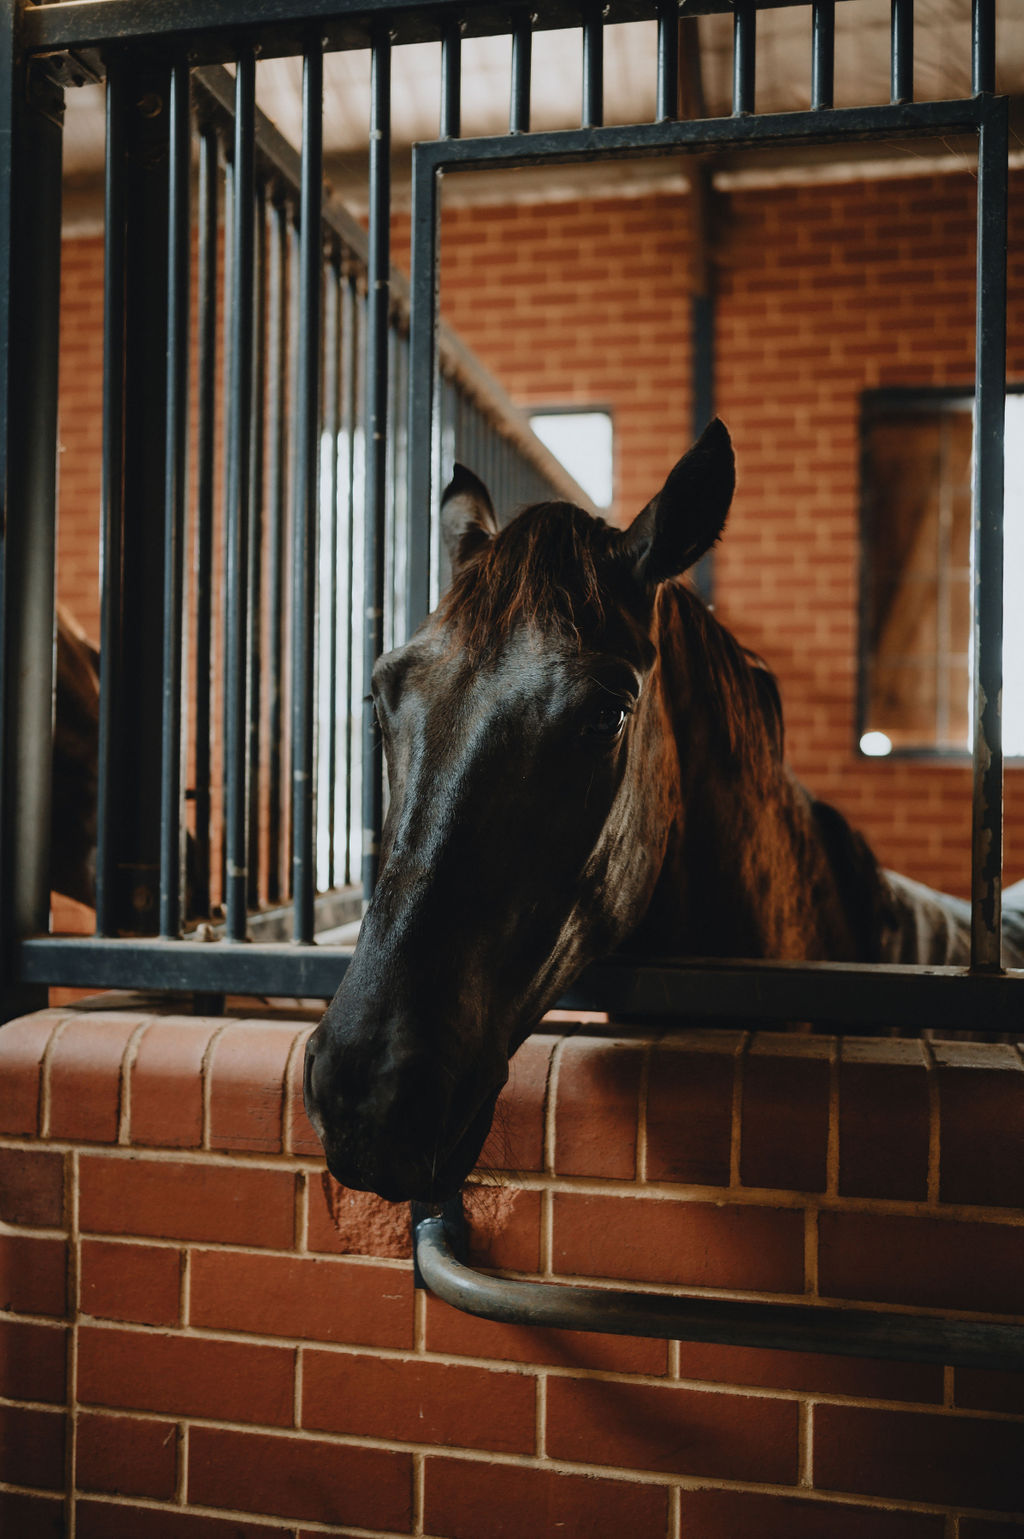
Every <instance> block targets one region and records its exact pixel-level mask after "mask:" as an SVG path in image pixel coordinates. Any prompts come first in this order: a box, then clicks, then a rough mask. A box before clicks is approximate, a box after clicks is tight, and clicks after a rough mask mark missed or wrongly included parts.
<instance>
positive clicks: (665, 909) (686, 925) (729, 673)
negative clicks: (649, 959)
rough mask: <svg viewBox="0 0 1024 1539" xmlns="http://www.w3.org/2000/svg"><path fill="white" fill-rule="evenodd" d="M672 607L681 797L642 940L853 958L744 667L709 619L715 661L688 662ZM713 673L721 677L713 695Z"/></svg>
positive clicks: (836, 901)
mask: <svg viewBox="0 0 1024 1539" xmlns="http://www.w3.org/2000/svg"><path fill="white" fill-rule="evenodd" d="M671 599H672V601H671V603H669V604H663V606H662V637H661V644H660V655H661V660H662V680H663V688H664V691H665V696H666V704H667V707H668V710H669V713H670V715H671V716H672V718H673V720H674V728H675V734H676V744H677V754H678V762H679V784H680V792H681V795H680V801H679V808H678V816H677V820H676V824H675V826H674V828H673V830H672V832H671V834H670V837H669V843H668V849H667V852H666V860H665V865H664V868H663V872H662V878H661V881H660V883H659V887H658V890H657V891H656V893H655V897H654V900H653V901H652V904H651V908H650V910H649V913H648V918H647V921H646V923H645V925H644V932H645V942H646V941H647V938H648V937H650V943H651V944H653V945H659V946H664V947H671V949H674V950H676V951H683V952H688V953H690V954H693V955H697V954H702V955H720V956H723V955H732V956H750V957H780V958H820V957H836V958H844V957H851V956H854V955H857V954H858V953H859V951H860V950H861V947H860V945H859V944H858V941H857V939H856V937H855V936H854V935H853V933H852V931H851V926H850V923H849V919H848V915H847V907H846V905H845V904H844V902H843V898H842V894H841V892H840V890H839V883H838V882H837V878H836V873H835V872H834V871H833V868H832V859H831V851H830V849H829V841H828V839H827V838H826V837H825V833H824V831H823V827H822V824H821V820H820V819H819V817H818V816H817V815H816V811H815V804H814V803H813V801H812V799H811V798H810V797H809V796H808V794H807V792H806V791H805V790H804V789H803V787H802V786H800V785H799V783H798V782H797V781H796V780H795V779H794V778H793V776H792V775H791V774H790V773H789V772H788V770H787V769H786V768H785V766H784V765H783V763H782V761H781V758H780V755H779V751H778V742H779V738H778V732H777V727H778V723H777V722H775V721H773V720H771V719H769V718H768V716H766V715H765V713H764V712H763V711H762V710H761V709H759V707H758V700H757V693H758V691H757V689H756V687H755V684H754V683H753V682H752V681H751V680H750V679H745V678H744V677H743V675H742V669H744V668H748V667H749V666H750V665H749V664H748V663H747V662H746V661H745V659H744V658H743V656H742V654H741V653H740V652H739V649H738V648H737V647H736V644H735V643H734V642H733V641H732V638H731V637H728V636H727V635H723V634H722V633H720V632H716V630H715V629H714V628H715V627H716V626H717V622H715V621H714V619H713V618H711V617H710V616H708V617H704V616H699V617H698V618H699V621H700V628H701V630H702V632H704V633H706V638H705V639H709V640H710V642H711V650H712V651H713V653H714V656H711V655H710V653H709V656H708V657H707V658H704V657H701V658H694V657H692V656H689V657H688V656H687V653H688V652H690V653H692V652H693V650H694V641H693V624H692V621H693V617H694V613H695V611H694V608H693V601H692V600H691V599H689V598H688V597H687V596H686V595H679V594H673V595H672V596H671ZM684 605H686V606H689V608H688V609H684V607H683V606H684ZM709 665H710V666H709ZM716 666H717V667H718V669H719V671H720V675H724V676H719V677H717V678H714V679H711V681H710V684H709V685H708V684H707V683H706V677H707V676H708V675H709V674H710V669H711V668H714V667H716ZM734 685H735V686H737V687H736V688H734ZM730 691H731V692H732V693H731V695H730V694H729V692H730Z"/></svg>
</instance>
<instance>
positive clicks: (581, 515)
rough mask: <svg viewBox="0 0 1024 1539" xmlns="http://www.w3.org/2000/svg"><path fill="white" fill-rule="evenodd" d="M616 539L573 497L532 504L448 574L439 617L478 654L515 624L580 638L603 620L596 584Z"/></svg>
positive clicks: (603, 578) (611, 559)
mask: <svg viewBox="0 0 1024 1539" xmlns="http://www.w3.org/2000/svg"><path fill="white" fill-rule="evenodd" d="M620 540H621V536H620V535H619V533H618V531H617V530H615V529H613V528H612V527H611V525H610V524H606V523H604V522H603V520H601V519H597V518H593V517H591V515H590V514H589V513H585V512H584V511H583V509H582V508H577V507H574V506H573V505H572V503H568V502H539V503H536V504H535V505H534V506H533V507H530V508H526V509H525V510H524V511H523V512H522V513H520V514H519V515H518V516H517V517H516V518H513V519H512V521H511V522H510V523H508V524H506V525H505V527H504V528H503V529H502V530H501V531H500V533H498V534H497V535H495V537H494V539H493V540H489V541H488V542H487V543H486V545H484V546H483V548H482V549H481V550H480V551H479V552H478V553H477V554H476V555H474V556H473V557H471V558H470V560H469V561H467V562H466V564H465V565H464V566H463V567H461V568H460V570H459V571H458V572H457V573H456V574H455V577H454V578H453V580H452V584H451V587H450V588H449V589H448V592H447V594H446V595H445V597H444V599H443V600H442V602H441V606H440V616H441V619H442V620H443V621H444V622H445V624H446V625H448V626H450V627H451V631H452V635H453V639H454V640H456V641H457V642H459V643H460V644H461V645H462V646H465V647H466V648H467V649H468V650H469V651H470V652H474V653H477V654H480V653H485V652H487V651H489V650H490V649H492V648H494V647H496V646H498V645H500V644H501V643H502V642H503V641H505V640H507V639H508V637H509V635H510V634H511V633H512V631H513V630H515V629H516V628H517V627H518V626H520V625H537V626H539V627H542V628H543V627H552V626H553V627H555V628H556V629H558V630H559V631H561V632H562V633H563V634H566V635H568V636H570V637H572V638H575V640H576V643H577V644H581V643H582V637H583V635H584V634H585V633H590V632H592V631H594V630H597V629H600V627H601V626H602V625H603V623H604V618H605V604H604V597H603V592H602V590H603V588H604V586H605V585H606V582H607V574H608V570H609V564H610V563H611V564H612V565H613V566H614V560H615V556H616V551H617V548H618V545H619V542H620Z"/></svg>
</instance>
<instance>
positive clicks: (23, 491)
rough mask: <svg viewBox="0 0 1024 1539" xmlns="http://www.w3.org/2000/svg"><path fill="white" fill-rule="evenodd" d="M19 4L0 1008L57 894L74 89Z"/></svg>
mask: <svg viewBox="0 0 1024 1539" xmlns="http://www.w3.org/2000/svg"><path fill="white" fill-rule="evenodd" d="M21 18H22V12H21V9H20V7H15V6H11V5H7V6H4V8H3V14H2V16H0V424H2V429H0V489H2V499H3V500H2V507H3V513H4V517H3V519H2V520H0V720H2V741H3V755H2V759H3V764H2V768H0V989H2V999H0V1018H2V1017H9V1016H12V1015H17V1014H19V1013H21V1012H22V1011H24V1010H31V1009H35V1008H37V1007H39V1006H45V1004H46V991H45V989H40V988H39V987H38V985H34V984H26V983H23V982H21V981H20V979H19V978H18V977H17V976H16V973H15V966H16V964H15V963H14V956H13V948H12V946H11V943H12V942H13V941H15V940H16V939H19V938H21V937H23V936H25V935H28V934H31V933H34V932H38V931H40V930H45V929H46V927H47V923H48V919H49V906H50V815H51V799H50V761H51V748H52V729H53V656H54V611H53V593H54V554H55V531H56V518H55V509H56V501H57V496H56V494H57V357H58V342H59V319H60V260H61V238H60V237H61V230H60V219H61V192H60V187H61V128H60V123H61V115H62V109H63V101H64V98H63V92H62V90H61V88H60V87H59V85H58V84H57V83H56V82H55V81H54V80H52V79H51V78H50V77H49V74H48V68H49V65H48V61H45V60H41V61H38V62H33V61H26V60H25V59H24V57H23V56H22V55H21V53H20V49H19V47H18V37H17V31H16V28H17V26H18V25H19V24H20V22H21ZM55 810H56V809H55ZM9 966H10V971H9V970H8V969H9Z"/></svg>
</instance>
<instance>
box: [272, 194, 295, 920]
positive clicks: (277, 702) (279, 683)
mask: <svg viewBox="0 0 1024 1539" xmlns="http://www.w3.org/2000/svg"><path fill="white" fill-rule="evenodd" d="M272 219H273V230H274V235H273V240H272V241H271V242H270V253H269V256H270V270H269V277H268V288H269V294H268V309H269V314H268V318H267V422H268V429H269V431H268V437H267V525H266V539H267V669H268V678H267V741H268V763H267V843H268V848H269V857H268V863H267V901H268V903H278V902H279V901H280V899H281V892H282V886H283V884H282V882H281V786H282V780H283V778H284V777H283V775H282V738H283V729H284V689H283V674H284V646H285V642H284V566H285V562H284V547H285V513H284V510H285V498H286V481H287V472H288V389H287V373H288V246H289V225H290V216H289V211H288V207H287V205H286V204H285V203H284V201H283V200H278V201H276V202H275V203H274V205H273V215H272Z"/></svg>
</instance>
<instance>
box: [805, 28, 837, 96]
mask: <svg viewBox="0 0 1024 1539" xmlns="http://www.w3.org/2000/svg"><path fill="white" fill-rule="evenodd" d="M835 47H836V4H835V0H815V5H814V6H813V8H812V11H811V106H812V107H813V108H814V110H815V111H816V112H820V111H822V110H823V109H825V108H828V107H831V106H832V104H833V99H834V92H835Z"/></svg>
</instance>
